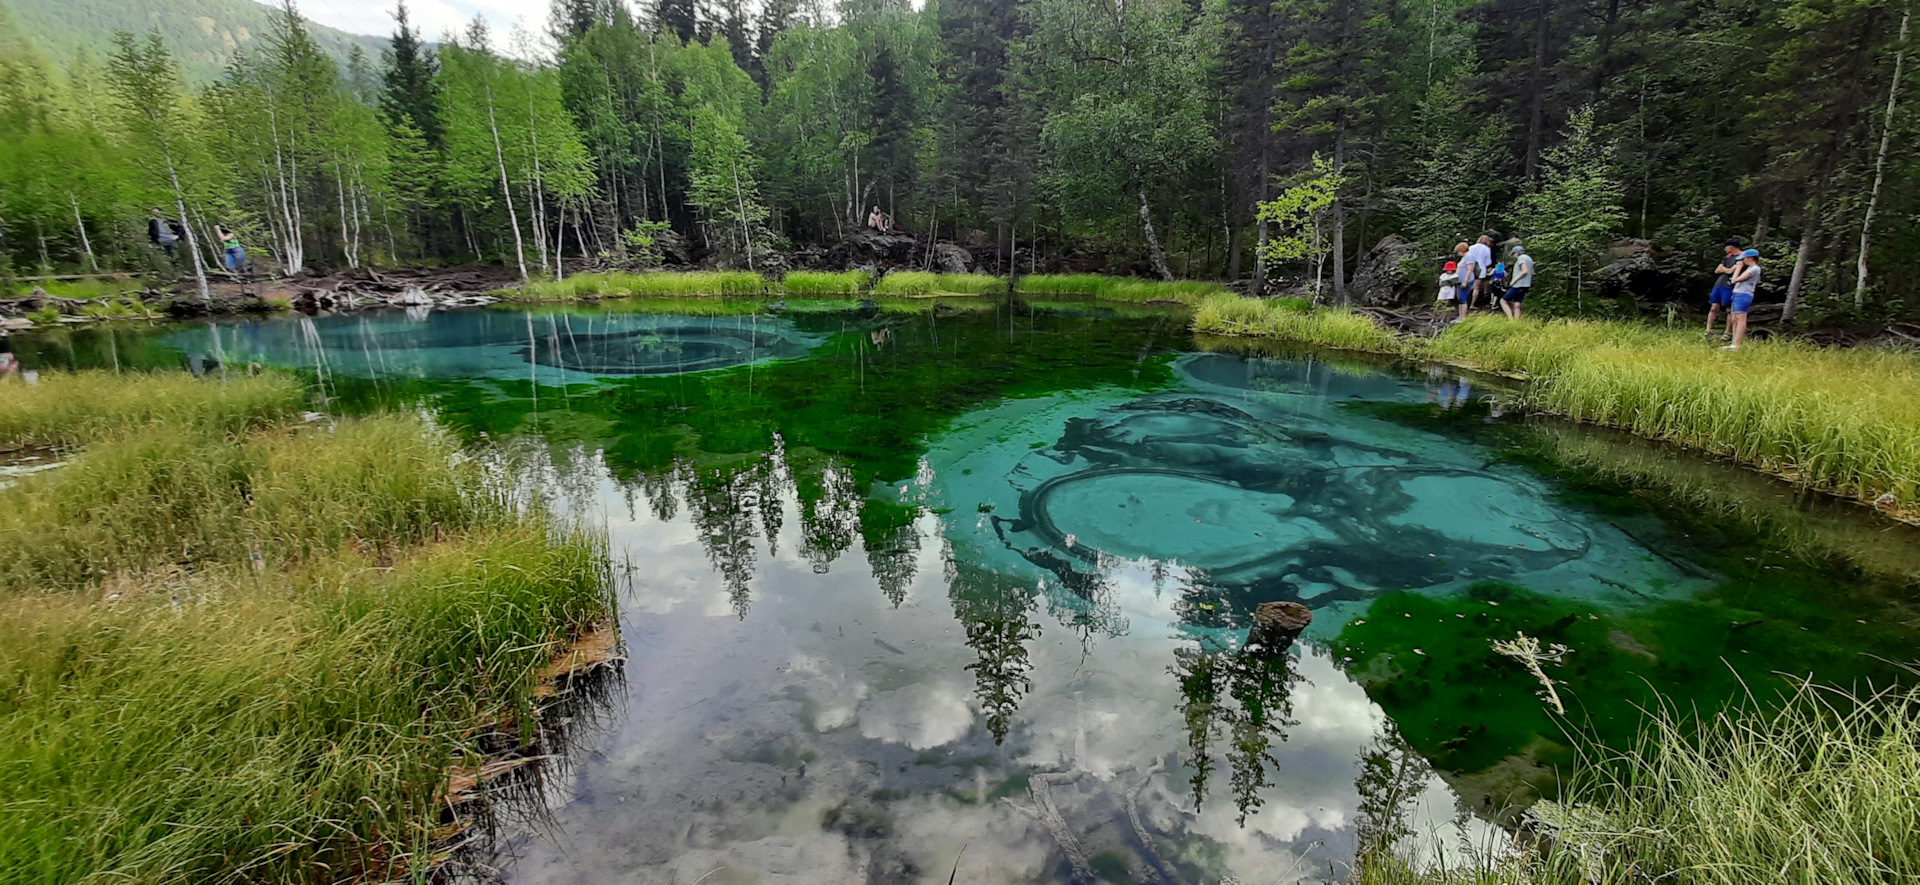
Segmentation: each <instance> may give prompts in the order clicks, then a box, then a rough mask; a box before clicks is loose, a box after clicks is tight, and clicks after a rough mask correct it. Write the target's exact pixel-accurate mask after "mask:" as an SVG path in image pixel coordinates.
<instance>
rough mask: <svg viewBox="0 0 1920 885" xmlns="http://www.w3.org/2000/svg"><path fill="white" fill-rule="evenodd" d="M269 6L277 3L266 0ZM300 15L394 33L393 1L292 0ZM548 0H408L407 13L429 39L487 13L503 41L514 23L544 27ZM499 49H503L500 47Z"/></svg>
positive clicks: (496, 36)
mask: <svg viewBox="0 0 1920 885" xmlns="http://www.w3.org/2000/svg"><path fill="white" fill-rule="evenodd" d="M267 2H269V5H276V4H274V3H273V2H271V0H267ZM295 2H296V5H297V6H298V7H299V9H300V12H301V14H302V15H305V16H306V17H307V18H310V19H313V20H314V21H317V22H319V23H321V24H323V25H327V26H329V27H335V28H339V29H340V30H342V31H349V32H352V33H355V34H372V35H374V36H386V35H388V34H391V33H393V7H394V4H395V0H295ZM548 8H549V3H548V0H407V16H408V18H411V19H412V20H413V24H414V27H416V28H418V29H420V30H421V31H422V32H424V33H425V35H426V38H427V39H428V40H435V41H437V40H439V39H440V38H441V36H442V35H445V34H448V33H459V32H460V31H463V30H465V29H466V27H467V23H468V22H470V21H473V17H474V16H476V15H483V16H486V19H487V24H488V25H490V26H492V28H493V32H494V41H495V42H496V43H500V44H504V43H505V42H506V40H507V33H508V32H509V31H511V30H512V29H513V26H514V23H515V22H524V23H525V25H526V27H527V29H528V30H531V31H534V32H536V33H538V32H541V31H544V30H546V24H547V9H548ZM502 48H505V47H504V46H502Z"/></svg>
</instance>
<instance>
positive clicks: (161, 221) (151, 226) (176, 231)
mask: <svg viewBox="0 0 1920 885" xmlns="http://www.w3.org/2000/svg"><path fill="white" fill-rule="evenodd" d="M213 235H214V236H215V237H218V238H219V240H220V248H221V249H222V250H223V251H224V252H225V253H226V260H225V264H226V268H227V272H228V273H233V274H237V273H239V272H240V269H241V268H243V267H245V266H246V263H247V250H245V249H243V248H241V247H240V237H239V236H237V235H235V234H234V232H233V231H232V230H231V229H229V228H228V227H227V226H226V225H224V224H216V225H214V226H213ZM184 239H186V231H185V230H183V229H182V228H181V227H180V222H178V221H175V220H173V219H171V218H168V217H167V215H166V213H165V212H162V211H160V207H159V206H155V207H153V211H152V217H150V218H148V219H147V240H148V241H150V242H152V243H153V245H154V248H156V249H159V250H160V251H162V252H165V253H166V255H167V260H169V261H172V260H173V258H174V251H175V250H176V249H178V248H179V247H180V241H181V240H184Z"/></svg>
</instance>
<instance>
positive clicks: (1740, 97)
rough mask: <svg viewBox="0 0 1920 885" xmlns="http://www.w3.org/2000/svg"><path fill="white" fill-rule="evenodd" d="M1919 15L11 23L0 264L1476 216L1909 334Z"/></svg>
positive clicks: (1467, 229) (991, 247) (1892, 5)
mask: <svg viewBox="0 0 1920 885" xmlns="http://www.w3.org/2000/svg"><path fill="white" fill-rule="evenodd" d="M1910 7H1911V2H1910V0H1699V2H1685V3H1675V2H1649V0H1427V2H1424V3H1421V2H1412V0H926V2H925V3H924V5H923V6H920V7H919V8H916V7H915V5H914V4H913V3H912V2H910V0H840V2H838V3H835V4H831V5H829V4H824V3H820V2H813V0H809V2H806V3H801V2H799V0H767V2H765V3H764V4H763V5H761V6H759V7H758V8H749V7H748V6H747V5H746V4H744V3H743V2H742V0H658V3H657V4H656V5H654V6H653V7H652V8H644V9H641V8H635V7H633V6H630V5H629V3H628V2H626V0H554V3H553V8H552V13H551V17H550V21H549V22H548V23H547V25H546V27H545V28H544V30H543V32H542V33H535V34H529V33H514V34H490V33H489V32H488V26H487V24H486V23H485V22H482V21H475V22H474V23H473V24H472V26H471V27H470V28H469V29H468V30H467V31H466V32H465V33H462V34H458V35H448V36H447V39H446V40H445V42H441V43H439V44H438V45H437V47H436V46H435V45H434V44H432V43H430V42H428V41H429V39H430V38H433V37H437V36H438V35H422V34H420V33H418V32H417V31H416V30H415V29H413V28H412V27H410V26H409V25H408V23H407V19H406V15H405V9H404V7H402V8H400V9H398V10H396V14H397V20H398V23H399V24H398V28H397V30H396V33H395V34H394V35H393V37H392V43H391V47H390V48H389V49H388V50H386V51H385V52H384V53H383V57H382V58H380V59H377V60H373V61H372V62H370V63H368V64H366V65H359V66H344V67H343V66H341V65H338V64H336V63H335V62H334V61H333V60H332V59H330V58H329V57H328V56H327V55H326V53H324V52H323V51H322V50H321V49H320V48H319V46H318V45H317V44H316V42H315V40H314V38H313V36H312V32H311V30H310V28H309V26H308V25H307V24H306V23H305V22H303V21H302V20H301V18H300V17H299V15H298V12H297V10H296V9H295V8H294V7H293V6H292V4H291V3H290V2H289V3H288V4H287V5H286V6H285V7H283V8H282V10H281V11H280V14H278V15H276V16H275V20H274V23H273V25H272V27H271V30H270V33H268V34H267V35H266V38H265V40H264V43H265V46H264V48H262V49H260V50H258V51H251V52H243V53H240V54H239V55H238V56H237V57H236V59H235V60H234V61H233V62H232V63H231V64H230V65H229V67H228V69H227V70H226V72H225V73H224V75H223V76H222V77H221V78H219V79H218V80H217V81H216V82H212V83H210V84H208V85H206V86H204V87H201V88H198V89H189V88H188V87H187V86H186V85H185V81H184V80H183V79H182V76H181V73H180V70H179V65H178V63H177V60H176V56H175V54H174V50H173V49H172V48H171V47H169V46H168V45H167V44H166V42H165V41H164V40H163V39H161V38H160V37H159V36H158V35H156V34H132V33H120V34H118V35H115V36H114V37H113V38H112V43H111V45H110V46H106V47H103V48H102V50H101V51H100V53H99V54H98V55H86V54H82V55H79V56H77V57H76V58H74V59H72V60H58V59H49V58H47V57H45V56H43V55H41V54H40V53H37V52H35V51H33V50H32V49H31V48H30V47H29V46H27V45H26V43H25V41H24V40H23V38H22V37H21V36H20V35H19V33H18V29H17V28H16V27H14V26H12V25H11V24H8V23H7V22H6V20H5V19H4V18H3V17H0V47H4V48H3V49H0V131H4V132H5V133H6V138H5V139H4V141H3V142H0V217H4V219H5V224H6V240H5V247H4V248H5V250H6V255H7V256H8V258H9V259H10V264H11V266H12V267H13V268H14V270H13V272H14V273H22V272H24V270H25V269H26V268H31V267H40V266H45V267H51V268H82V269H84V268H89V267H94V266H101V267H105V266H108V265H114V266H121V267H127V266H139V265H141V264H142V263H148V262H152V261H153V260H154V255H155V254H156V253H153V252H152V251H151V250H148V249H146V248H145V245H146V240H147V237H146V230H147V215H148V208H149V207H152V206H160V207H163V208H164V209H165V214H166V215H167V216H168V217H169V218H173V219H176V220H179V221H182V222H184V227H185V228H186V230H185V231H184V232H185V233H189V234H192V237H191V240H192V244H191V245H192V246H196V247H197V249H193V248H190V249H189V250H188V252H190V253H191V254H193V255H194V258H193V261H192V264H193V265H194V266H195V267H198V266H199V265H206V266H207V267H209V268H211V267H212V266H214V265H215V264H216V263H217V262H216V261H215V256H216V244H215V243H213V242H212V240H213V236H212V227H213V225H214V224H217V223H224V224H226V225H227V226H229V227H231V228H234V229H235V230H236V231H237V232H238V234H239V237H240V239H241V240H242V241H243V242H245V243H246V244H247V245H248V247H249V249H250V250H251V251H252V252H254V253H255V255H256V257H257V258H259V259H262V260H263V261H264V260H270V261H271V263H272V264H273V265H275V266H276V267H278V268H279V269H282V270H284V271H287V272H299V271H302V270H305V269H312V268H315V267H343V266H346V267H350V266H360V265H365V264H370V263H380V264H385V263H408V264H427V263H439V262H448V263H451V262H460V261H467V260H472V259H475V258H479V259H481V260H486V261H500V262H504V263H505V264H506V265H507V266H509V267H512V268H515V269H516V270H518V271H519V272H520V273H522V274H523V275H526V276H529V277H531V276H538V275H542V274H547V275H552V274H560V273H563V272H564V268H565V266H563V265H562V264H561V263H560V262H561V260H562V258H563V256H564V257H565V258H566V259H567V260H569V261H577V260H580V259H586V260H588V261H591V262H604V263H608V264H622V265H628V266H632V265H643V264H648V263H658V262H660V261H662V260H663V259H673V260H684V261H689V262H699V263H703V264H708V265H714V266H735V267H749V266H750V267H755V268H772V267H777V266H779V263H780V262H781V261H782V260H784V259H783V256H788V255H790V254H792V253H793V251H794V250H796V249H800V248H802V247H807V246H817V245H822V244H831V243H834V242H837V241H839V240H841V239H843V238H845V237H847V236H849V235H851V234H852V233H853V232H855V231H858V230H859V229H861V227H862V226H863V224H864V223H865V221H866V220H867V219H868V217H869V215H870V213H871V211H872V209H873V208H874V207H876V206H877V207H879V208H880V209H881V210H882V211H884V212H886V213H887V214H888V215H889V216H890V217H891V219H893V223H894V225H896V226H897V227H899V228H900V229H902V230H903V231H905V232H907V233H909V234H912V235H917V236H920V237H922V238H930V237H935V236H937V237H940V238H945V239H950V240H953V241H956V242H959V243H963V244H966V245H970V246H973V247H975V249H974V252H975V254H976V255H979V256H982V257H981V262H982V264H984V265H985V266H986V268H987V269H988V270H999V269H1005V266H1006V264H1007V263H1008V261H1009V260H1011V261H1012V262H1014V263H1017V264H1018V265H1019V268H1020V269H1021V270H1023V271H1024V270H1028V269H1040V270H1046V269H1050V268H1051V269H1063V268H1071V269H1075V270H1106V271H1110V272H1131V273H1139V274H1145V275H1152V276H1159V277H1164V278H1174V277H1204V278H1233V279H1250V280H1251V282H1252V283H1253V284H1254V285H1255V287H1256V288H1258V289H1260V290H1262V291H1270V290H1272V289H1275V288H1278V287H1282V286H1306V287H1309V288H1313V289H1314V290H1315V291H1316V292H1318V293H1321V294H1324V295H1325V296H1326V297H1327V298H1329V299H1332V300H1337V301H1343V300H1348V299H1350V298H1353V297H1354V292H1355V289H1356V287H1355V286H1354V275H1355V273H1356V271H1358V270H1360V269H1362V268H1363V267H1364V266H1366V265H1368V264H1369V257H1370V256H1377V254H1380V253H1379V252H1378V251H1377V250H1376V247H1377V246H1379V245H1380V244H1381V242H1382V240H1383V239H1384V238H1386V237H1388V236H1389V235H1392V236H1396V237H1399V238H1403V239H1404V240H1406V241H1408V242H1409V243H1410V244H1411V245H1407V246H1403V247H1401V248H1399V249H1398V250H1397V251H1394V252H1393V253H1392V254H1393V255H1395V256H1397V257H1396V258H1395V259H1394V262H1393V264H1394V265H1395V269H1396V270H1399V271H1404V272H1405V273H1406V274H1407V276H1406V277H1405V279H1407V280H1409V281H1410V283H1411V286H1419V287H1422V289H1423V290H1424V287H1426V286H1427V283H1426V282H1425V281H1430V280H1432V279H1433V276H1432V275H1431V274H1432V273H1433V272H1434V271H1435V270H1436V269H1437V262H1438V259H1440V258H1441V257H1443V256H1445V255H1447V254H1449V253H1450V252H1451V251H1452V245H1453V244H1454V243H1455V242H1458V241H1463V240H1468V239H1472V238H1474V237H1477V236H1479V235H1480V234H1481V233H1482V232H1488V231H1490V232H1495V233H1497V235H1498V237H1499V238H1501V239H1505V238H1508V237H1518V238H1521V239H1523V240H1524V241H1525V242H1526V244H1527V245H1528V247H1529V249H1530V251H1531V253H1532V254H1533V255H1535V256H1536V258H1537V259H1538V261H1539V267H1540V285H1539V287H1538V288H1537V289H1536V292H1537V293H1538V297H1537V299H1536V300H1537V301H1539V302H1541V303H1542V304H1541V306H1542V307H1544V308H1545V309H1547V310H1549V311H1560V312H1572V311H1575V310H1580V311H1586V312H1614V311H1623V310H1632V309H1636V308H1637V307H1644V306H1645V305H1646V303H1648V302H1658V301H1662V300H1671V301H1682V302H1683V303H1691V302H1692V301H1695V300H1700V299H1699V298H1698V297H1696V296H1700V295H1702V294H1703V293H1700V292H1694V291H1693V289H1694V287H1696V286H1704V283H1705V279H1706V277H1707V274H1708V271H1709V269H1710V268H1711V266H1712V262H1713V260H1714V259H1717V257H1718V256H1719V253H1720V247H1721V244H1722V243H1723V242H1724V241H1725V240H1727V238H1728V237H1730V236H1738V237H1741V238H1742V239H1743V240H1745V241H1748V243H1749V244H1751V245H1753V246H1754V247H1755V248H1757V249H1759V250H1760V252H1761V253H1762V255H1763V258H1764V260H1765V262H1766V264H1767V267H1768V275H1767V277H1766V282H1765V284H1764V286H1763V289H1762V294H1763V300H1782V299H1784V300H1786V301H1787V302H1788V305H1789V310H1790V311H1792V310H1798V311H1799V312H1800V314H1801V316H1802V318H1813V319H1817V320H1828V319H1845V318H1848V317H1861V318H1869V317H1877V316H1883V315H1888V314H1901V315H1905V314H1910V313H1913V312H1914V311H1915V310H1920V284H1916V282H1915V280H1916V278H1920V165H1916V162H1917V161H1920V155H1916V153H1915V151H1914V150H1913V146H1914V145H1915V144H1917V143H1920V139H1916V138H1915V137H1914V136H1915V132H1916V125H1915V123H1914V122H1913V120H1914V114H1913V112H1912V111H1911V109H1910V107H1909V103H1910V102H1909V99H1910V98H1911V96H1910V95H1908V94H1907V93H1908V92H1910V90H1909V89H1906V88H1905V87H1909V86H1911V85H1912V84H1911V83H1909V82H1905V81H1909V80H1912V79H1913V78H1914V73H1913V71H1914V68H1915V65H1913V64H1911V63H1910V59H1908V57H1907V55H1908V47H1909V45H1910V40H1911V39H1912V38H1911V33H1910V32H1911V30H1912V28H1911V21H1910V19H1911V8H1910ZM0 9H3V8H0ZM94 59H101V60H98V61H95V60H94ZM928 243H929V245H930V244H931V240H930V239H929V240H928ZM184 261H185V259H183V262H184ZM1372 263H1373V264H1375V265H1378V264H1379V263H1380V262H1379V261H1378V260H1377V258H1376V260H1374V261H1373V262H1372ZM188 270H192V268H188ZM1649 280H1652V281H1654V282H1653V283H1648V282H1647V281H1649ZM1409 288H1410V287H1403V292H1405V291H1408V289H1409Z"/></svg>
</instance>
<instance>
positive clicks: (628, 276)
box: [494, 270, 770, 301]
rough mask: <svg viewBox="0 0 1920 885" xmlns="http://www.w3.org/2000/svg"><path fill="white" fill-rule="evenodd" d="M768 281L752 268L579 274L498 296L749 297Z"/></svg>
mask: <svg viewBox="0 0 1920 885" xmlns="http://www.w3.org/2000/svg"><path fill="white" fill-rule="evenodd" d="M769 291H770V290H769V288H768V285H767V281H766V280H765V279H763V278H761V276H760V275H759V274H757V273H753V272H751V271H734V270H727V271H723V270H702V271H686V272H677V271H651V272H648V273H624V272H618V271H614V272H608V273H590V274H576V275H574V276H571V277H568V278H566V279H564V280H536V281H534V282H530V283H527V284H526V285H523V286H520V287H519V288H515V289H501V290H498V291H496V292H495V293H494V295H496V296H498V297H500V298H501V299H503V300H507V301H577V300H580V299H585V298H660V297H708V298H713V297H734V296H739V297H748V296H758V295H766V294H768V293H769Z"/></svg>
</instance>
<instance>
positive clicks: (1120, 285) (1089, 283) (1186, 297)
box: [1018, 274, 1228, 304]
mask: <svg viewBox="0 0 1920 885" xmlns="http://www.w3.org/2000/svg"><path fill="white" fill-rule="evenodd" d="M1018 291H1019V292H1020V293H1021V294H1023V295H1024V294H1032V295H1081V296H1088V297H1092V298H1100V299H1106V300H1111V301H1179V302H1182V303H1186V304H1194V303H1197V302H1199V301H1200V300H1202V299H1204V298H1207V297H1208V296H1212V295H1221V294H1227V293H1228V289H1227V287H1225V286H1223V285H1221V284H1219V283H1210V282H1204V281H1201V280H1171V281H1169V280H1142V279H1137V278H1134V277H1114V276H1104V275H1101V274H1035V275H1033V276H1025V277H1021V278H1020V284H1019V289H1018Z"/></svg>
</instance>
